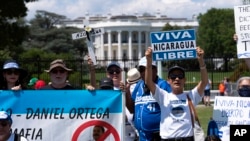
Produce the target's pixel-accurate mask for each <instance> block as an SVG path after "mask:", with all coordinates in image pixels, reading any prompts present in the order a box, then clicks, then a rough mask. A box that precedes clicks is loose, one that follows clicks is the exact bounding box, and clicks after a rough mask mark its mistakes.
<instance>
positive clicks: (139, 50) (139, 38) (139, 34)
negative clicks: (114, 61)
mask: <svg viewBox="0 0 250 141" xmlns="http://www.w3.org/2000/svg"><path fill="white" fill-rule="evenodd" d="M137 57H138V59H139V58H141V31H138V54H137Z"/></svg>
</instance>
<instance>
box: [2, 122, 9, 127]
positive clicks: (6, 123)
mask: <svg viewBox="0 0 250 141" xmlns="http://www.w3.org/2000/svg"><path fill="white" fill-rule="evenodd" d="M8 124H9V123H8V122H7V121H6V122H0V125H1V126H2V127H5V126H7V125H8Z"/></svg>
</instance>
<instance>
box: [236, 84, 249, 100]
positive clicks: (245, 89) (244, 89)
mask: <svg viewBox="0 0 250 141" xmlns="http://www.w3.org/2000/svg"><path fill="white" fill-rule="evenodd" d="M238 93H239V95H240V96H241V97H250V87H249V86H242V87H241V88H240V89H239V90H238Z"/></svg>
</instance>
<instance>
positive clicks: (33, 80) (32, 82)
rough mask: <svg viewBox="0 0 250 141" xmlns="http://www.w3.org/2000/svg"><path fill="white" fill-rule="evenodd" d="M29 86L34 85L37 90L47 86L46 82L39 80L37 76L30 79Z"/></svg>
mask: <svg viewBox="0 0 250 141" xmlns="http://www.w3.org/2000/svg"><path fill="white" fill-rule="evenodd" d="M28 85H29V86H33V87H34V89H35V90H38V89H41V88H42V87H44V86H46V82H45V81H43V80H39V79H38V78H36V77H33V78H31V79H30V82H29V84H28Z"/></svg>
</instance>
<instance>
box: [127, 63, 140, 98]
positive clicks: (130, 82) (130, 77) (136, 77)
mask: <svg viewBox="0 0 250 141" xmlns="http://www.w3.org/2000/svg"><path fill="white" fill-rule="evenodd" d="M140 80H141V74H140V72H139V71H138V69H137V68H131V69H130V70H129V71H128V72H127V88H128V89H129V90H130V92H131V93H132V92H133V90H134V88H135V86H136V84H137V82H138V81H140Z"/></svg>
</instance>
